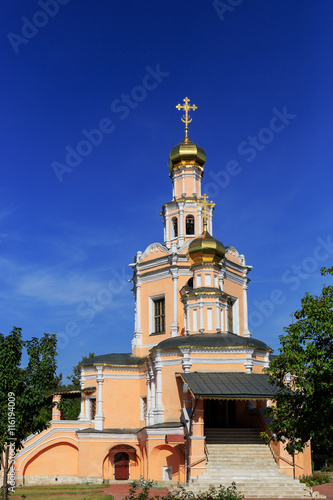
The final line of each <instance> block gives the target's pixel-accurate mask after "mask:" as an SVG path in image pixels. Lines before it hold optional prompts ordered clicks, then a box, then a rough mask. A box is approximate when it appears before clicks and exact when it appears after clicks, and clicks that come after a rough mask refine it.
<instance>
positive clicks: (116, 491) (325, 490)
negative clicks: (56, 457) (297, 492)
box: [103, 481, 333, 500]
mask: <svg viewBox="0 0 333 500" xmlns="http://www.w3.org/2000/svg"><path fill="white" fill-rule="evenodd" d="M129 487H130V485H129V484H112V485H110V486H108V487H107V488H106V489H105V490H104V491H103V493H108V494H109V495H113V497H114V500H124V498H125V497H126V495H128V494H129ZM313 490H314V491H318V492H319V493H320V494H321V495H326V498H327V500H333V481H331V482H330V483H328V484H322V485H320V486H314V487H313ZM167 494H168V490H167V489H166V488H158V489H156V488H153V489H151V490H150V496H151V497H153V496H154V495H155V496H159V497H163V496H166V495H167ZM251 500H256V499H255V498H252V499H251ZM260 500H265V499H262V498H261V499H260ZM267 500H278V499H272V498H269V499H267ZM284 500H288V499H284ZM290 500H297V499H295V498H292V499H290Z"/></svg>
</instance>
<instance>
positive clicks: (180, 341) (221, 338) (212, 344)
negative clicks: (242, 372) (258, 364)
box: [151, 333, 272, 352]
mask: <svg viewBox="0 0 333 500" xmlns="http://www.w3.org/2000/svg"><path fill="white" fill-rule="evenodd" d="M180 347H195V348H202V349H234V348H236V349H241V348H246V347H249V348H252V349H259V350H262V351H270V352H271V351H272V349H271V348H270V347H268V345H267V344H265V343H264V342H262V341H261V340H257V339H254V338H252V337H241V336H240V335H236V334H234V333H201V334H199V333H198V334H193V335H185V336H183V337H172V338H169V339H165V340H162V342H160V343H159V344H157V345H156V346H155V347H153V348H152V349H151V351H158V350H160V351H162V350H164V349H179V348H180Z"/></svg>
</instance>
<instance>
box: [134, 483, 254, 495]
mask: <svg viewBox="0 0 333 500" xmlns="http://www.w3.org/2000/svg"><path fill="white" fill-rule="evenodd" d="M152 486H153V481H147V480H140V482H137V481H133V483H131V487H130V494H129V496H128V497H125V499H124V500H155V499H156V500H242V499H243V498H244V496H243V495H241V494H240V493H238V491H237V488H236V485H235V483H232V485H231V486H228V487H225V486H222V485H220V486H219V487H215V486H211V487H210V488H209V490H208V491H205V492H199V493H193V491H187V490H186V489H185V488H184V487H180V488H178V489H177V490H176V491H174V492H169V493H168V495H167V496H166V497H158V496H154V497H150V496H149V491H150V489H151V487H152ZM139 488H142V491H141V492H139V491H137V490H138V489H139Z"/></svg>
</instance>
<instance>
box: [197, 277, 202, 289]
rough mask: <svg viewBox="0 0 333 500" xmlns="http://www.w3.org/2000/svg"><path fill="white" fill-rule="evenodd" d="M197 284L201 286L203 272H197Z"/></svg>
mask: <svg viewBox="0 0 333 500" xmlns="http://www.w3.org/2000/svg"><path fill="white" fill-rule="evenodd" d="M197 286H198V287H199V286H201V274H197Z"/></svg>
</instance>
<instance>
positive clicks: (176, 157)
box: [168, 97, 207, 172]
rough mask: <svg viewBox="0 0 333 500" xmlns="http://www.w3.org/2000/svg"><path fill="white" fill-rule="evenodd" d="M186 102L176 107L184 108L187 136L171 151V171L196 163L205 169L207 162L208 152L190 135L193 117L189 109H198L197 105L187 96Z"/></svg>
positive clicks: (183, 120)
mask: <svg viewBox="0 0 333 500" xmlns="http://www.w3.org/2000/svg"><path fill="white" fill-rule="evenodd" d="M183 101H184V102H185V104H183V105H181V104H177V106H176V108H177V109H178V110H181V109H182V110H184V112H185V114H184V116H183V117H182V122H183V123H185V137H184V139H183V140H182V141H181V142H180V143H179V144H177V146H174V147H173V148H172V150H171V152H170V156H169V161H168V166H169V169H170V171H171V172H172V171H173V170H176V169H178V168H180V167H185V166H192V165H196V166H198V167H199V168H200V169H202V171H203V166H204V164H205V163H206V158H207V157H206V153H205V151H204V150H203V149H202V148H200V146H197V145H196V144H195V143H194V142H192V141H191V139H190V138H189V136H188V124H189V123H191V121H192V118H191V117H190V116H189V114H188V112H189V110H196V109H197V106H196V105H195V104H193V105H192V106H190V105H189V101H190V100H189V98H188V97H185V99H183Z"/></svg>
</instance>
